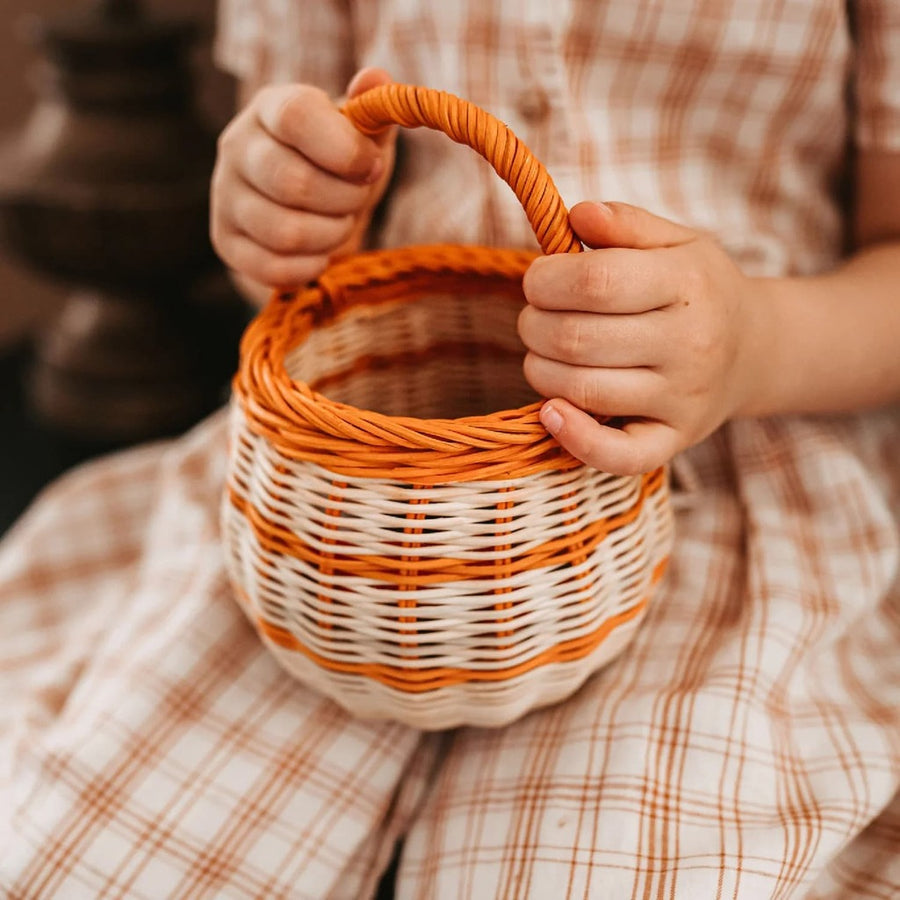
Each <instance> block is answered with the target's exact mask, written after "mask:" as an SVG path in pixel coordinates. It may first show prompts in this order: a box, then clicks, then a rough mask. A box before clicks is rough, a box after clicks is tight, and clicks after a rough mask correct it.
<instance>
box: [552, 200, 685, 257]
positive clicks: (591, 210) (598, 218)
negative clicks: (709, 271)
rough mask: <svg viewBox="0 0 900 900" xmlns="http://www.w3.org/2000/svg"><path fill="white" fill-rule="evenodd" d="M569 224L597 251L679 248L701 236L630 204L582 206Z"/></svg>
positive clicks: (571, 214) (571, 215) (587, 203)
mask: <svg viewBox="0 0 900 900" xmlns="http://www.w3.org/2000/svg"><path fill="white" fill-rule="evenodd" d="M569 222H570V224H571V225H572V228H573V229H574V231H575V233H576V234H577V235H578V237H579V238H581V240H582V241H583V242H584V243H585V244H586V245H587V246H588V247H591V248H594V249H596V248H598V247H627V248H630V249H632V250H650V249H652V248H654V247H677V246H678V245H679V244H687V243H688V242H689V241H692V240H695V239H696V238H697V237H698V234H697V232H696V231H694V230H693V229H692V228H688V227H687V226H686V225H678V224H676V223H675V222H672V221H670V220H669V219H663V218H662V217H660V216H655V215H653V213H651V212H647V210H646V209H641V207H639V206H630V205H629V204H628V203H590V202H584V203H579V204H577V205H576V206H573V207H572V210H571V212H570V213H569Z"/></svg>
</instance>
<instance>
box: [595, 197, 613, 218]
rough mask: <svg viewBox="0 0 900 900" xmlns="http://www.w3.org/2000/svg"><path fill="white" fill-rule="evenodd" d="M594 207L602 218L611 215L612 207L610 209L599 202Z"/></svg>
mask: <svg viewBox="0 0 900 900" xmlns="http://www.w3.org/2000/svg"><path fill="white" fill-rule="evenodd" d="M594 206H596V207H597V209H598V210H599V211H600V212H601V213H602V214H603V215H604V216H611V215H612V214H613V211H612V207H611V206H607V204H605V203H601V202H600V201H599V200H598V201H597V202H596V203H595V204H594Z"/></svg>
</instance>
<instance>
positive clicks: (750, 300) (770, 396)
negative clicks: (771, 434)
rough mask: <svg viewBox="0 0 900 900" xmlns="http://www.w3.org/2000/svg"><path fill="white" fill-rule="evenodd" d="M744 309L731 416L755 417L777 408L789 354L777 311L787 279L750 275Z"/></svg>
mask: <svg viewBox="0 0 900 900" xmlns="http://www.w3.org/2000/svg"><path fill="white" fill-rule="evenodd" d="M748 280H749V290H748V291H747V296H746V300H745V303H744V310H743V323H742V336H743V339H742V342H741V349H740V352H739V366H738V368H739V371H740V373H741V375H740V377H739V379H738V381H739V386H738V390H737V397H736V402H735V404H734V409H733V413H732V418H738V419H743V418H756V417H759V416H765V415H771V414H773V413H775V412H777V411H778V409H779V405H780V402H781V400H782V399H783V385H784V382H785V379H786V378H788V377H789V375H787V374H786V371H785V370H786V368H787V367H788V365H789V357H788V356H787V355H786V354H785V349H784V347H783V346H782V338H783V335H784V329H783V328H782V327H780V324H779V321H780V316H779V312H780V309H781V304H782V295H783V293H784V291H785V284H784V282H786V281H787V280H788V279H781V278H750V279H748Z"/></svg>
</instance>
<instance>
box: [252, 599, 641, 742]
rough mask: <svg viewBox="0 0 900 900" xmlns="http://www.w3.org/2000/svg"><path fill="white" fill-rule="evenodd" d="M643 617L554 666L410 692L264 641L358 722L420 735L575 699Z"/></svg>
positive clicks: (500, 722)
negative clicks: (398, 726) (394, 725)
mask: <svg viewBox="0 0 900 900" xmlns="http://www.w3.org/2000/svg"><path fill="white" fill-rule="evenodd" d="M643 616H644V614H643V613H641V614H640V615H638V616H635V617H634V618H632V619H631V620H630V621H628V622H627V623H625V624H623V625H621V626H620V627H618V628H616V629H615V630H614V631H613V632H612V633H611V634H609V635H608V636H607V638H606V639H605V640H604V641H603V642H602V643H601V644H600V645H599V646H598V647H597V648H596V649H595V650H593V651H592V652H591V653H589V654H588V655H587V656H584V657H581V658H580V659H576V660H571V661H569V662H555V663H548V664H547V665H543V666H539V667H538V668H535V669H531V670H530V671H528V672H524V673H523V674H521V675H517V676H514V677H512V678H509V679H506V680H503V681H498V682H494V683H485V682H469V683H464V684H457V685H452V686H450V687H441V688H436V689H435V690H433V691H424V692H421V693H411V692H407V691H401V690H397V689H396V688H393V687H390V686H388V685H386V684H383V683H381V682H379V681H375V680H373V679H370V678H366V677H365V676H360V675H352V674H342V673H336V672H325V671H324V670H323V669H321V668H320V667H319V666H318V665H316V663H314V662H312V660H309V659H307V658H306V657H305V656H303V655H302V654H300V653H295V652H292V651H291V650H287V649H285V648H284V647H281V646H279V645H278V644H276V643H274V642H273V641H271V640H269V639H268V638H267V637H266V636H265V635H262V639H263V641H264V643H265V644H266V646H267V647H268V648H269V650H270V651H271V653H272V655H273V656H274V657H275V659H276V660H277V661H278V663H279V664H280V665H281V666H282V667H283V668H284V669H286V670H287V671H288V672H289V673H290V674H291V675H293V676H294V677H295V678H297V679H298V680H299V681H301V682H302V683H303V684H304V685H305V686H308V687H311V688H313V689H315V690H317V691H318V692H319V693H321V694H323V695H324V696H326V697H329V698H330V699H331V700H334V701H335V702H336V703H337V704H338V705H339V706H341V707H343V708H344V709H345V710H346V711H347V712H349V713H350V714H351V715H352V716H354V717H355V718H358V719H364V720H370V721H378V720H392V721H399V722H402V723H403V724H404V725H409V726H410V727H412V728H417V729H419V730H421V731H444V730H447V729H451V728H459V727H460V726H474V727H476V728H501V727H503V726H504V725H509V724H510V723H511V722H514V721H515V720H516V719H519V718H521V717H522V716H524V715H525V714H526V713H529V712H532V711H533V710H535V709H539V708H541V707H545V706H551V705H553V704H554V703H559V702H560V701H562V700H565V699H566V698H567V697H569V696H571V695H572V694H574V693H575V692H576V691H577V690H578V689H579V688H580V687H581V686H582V685H583V684H584V682H585V681H587V679H588V678H589V677H590V676H591V675H593V674H595V673H596V672H597V670H598V669H600V668H602V667H603V666H606V665H608V664H609V663H610V662H612V661H613V660H614V659H615V658H616V657H617V656H619V655H620V654H621V653H622V652H623V651H624V650H625V648H626V647H627V646H628V644H629V643H630V642H631V640H632V638H633V637H634V633H635V631H636V630H637V628H638V627H639V626H640V623H641V621H642V619H643Z"/></svg>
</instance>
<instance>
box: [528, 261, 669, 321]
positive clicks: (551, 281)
mask: <svg viewBox="0 0 900 900" xmlns="http://www.w3.org/2000/svg"><path fill="white" fill-rule="evenodd" d="M677 262H678V261H677V260H676V259H673V258H672V256H671V254H670V252H669V251H667V250H665V249H663V250H629V249H625V250H623V249H619V248H613V249H609V250H589V251H587V252H585V253H558V254H556V255H554V256H542V257H539V258H538V259H536V260H535V261H534V262H533V263H532V264H531V266H530V267H529V268H528V271H527V272H526V273H525V278H524V281H523V282H522V288H523V290H524V292H525V298H526V299H527V300H528V302H529V303H530V304H531V305H532V306H536V307H538V308H540V309H555V310H570V311H582V312H605V313H642V312H647V311H649V310H651V309H659V308H662V307H664V306H668V305H669V304H670V303H672V302H673V301H674V300H675V299H677V297H678V296H679V290H680V281H681V272H680V268H679V266H678V265H677Z"/></svg>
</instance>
